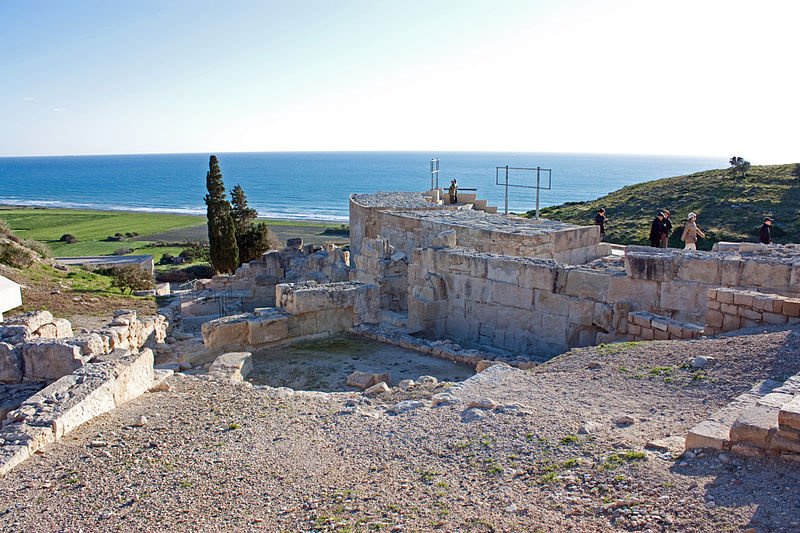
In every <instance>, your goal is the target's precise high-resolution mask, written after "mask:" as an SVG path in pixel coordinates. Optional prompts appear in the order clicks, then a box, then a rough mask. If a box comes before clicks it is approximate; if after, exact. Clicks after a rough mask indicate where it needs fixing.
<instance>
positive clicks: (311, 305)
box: [201, 281, 378, 352]
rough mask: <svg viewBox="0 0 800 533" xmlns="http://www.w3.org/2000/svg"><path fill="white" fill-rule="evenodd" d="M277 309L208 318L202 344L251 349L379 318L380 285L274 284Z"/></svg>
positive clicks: (211, 347)
mask: <svg viewBox="0 0 800 533" xmlns="http://www.w3.org/2000/svg"><path fill="white" fill-rule="evenodd" d="M276 300H277V302H278V305H279V307H278V308H263V309H256V310H255V311H254V312H253V313H243V314H239V315H232V316H227V317H223V318H219V319H216V320H210V321H208V322H205V323H204V324H203V325H202V328H201V331H202V334H203V343H204V344H205V346H206V348H208V349H209V350H210V351H212V352H229V351H232V350H242V351H252V350H257V349H259V348H264V347H266V346H269V345H271V344H274V343H278V342H281V341H285V340H287V339H293V338H298V337H307V336H311V335H318V334H334V333H339V332H343V331H348V330H350V329H352V328H353V327H354V326H358V325H360V324H367V323H376V322H378V288H377V287H376V286H374V285H367V284H364V283H359V282H341V283H326V284H318V283H316V282H313V281H308V282H303V283H285V284H279V285H278V286H277V287H276Z"/></svg>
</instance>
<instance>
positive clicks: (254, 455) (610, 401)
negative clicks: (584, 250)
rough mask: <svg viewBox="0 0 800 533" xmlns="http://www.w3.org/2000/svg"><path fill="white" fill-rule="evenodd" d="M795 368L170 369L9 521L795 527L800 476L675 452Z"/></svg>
mask: <svg viewBox="0 0 800 533" xmlns="http://www.w3.org/2000/svg"><path fill="white" fill-rule="evenodd" d="M698 355H703V356H706V357H713V358H714V360H715V361H714V362H713V363H712V364H710V365H709V366H708V367H706V368H705V369H697V368H693V367H692V366H691V365H689V364H687V363H689V362H690V361H692V359H693V358H695V357H696V356H698ZM798 371H800V331H791V330H787V331H771V332H767V333H757V334H750V335H746V336H737V337H723V338H718V339H703V340H697V341H664V342H650V343H627V344H620V345H609V346H601V347H597V348H587V349H580V350H573V351H572V352H570V353H568V354H565V355H563V356H560V357H557V358H555V359H554V360H552V361H551V362H549V363H547V364H543V365H541V366H539V367H537V368H536V369H533V370H530V371H522V370H517V369H512V368H509V367H504V366H495V367H491V368H489V369H488V370H486V371H484V372H482V373H481V374H479V375H478V376H477V377H475V378H472V379H470V380H468V381H467V382H464V383H463V384H460V385H455V386H454V385H452V384H441V383H439V384H429V385H424V386H418V387H416V388H413V389H410V390H408V391H400V390H397V389H395V390H393V392H391V393H384V394H383V395H381V396H378V397H374V398H366V397H364V396H363V395H360V394H355V393H335V394H322V393H292V392H291V391H288V390H285V389H268V388H259V387H251V386H247V385H238V386H234V385H230V384H225V383H222V382H216V381H211V380H208V379H206V378H204V377H196V376H175V377H173V378H171V384H172V386H173V389H172V390H171V391H169V392H159V393H149V394H146V395H144V396H142V397H140V398H139V399H137V400H134V401H132V402H130V403H129V404H127V405H126V406H125V407H123V408H122V409H118V410H117V411H115V412H113V413H109V414H107V415H104V416H102V417H100V418H97V419H95V420H94V421H92V422H90V423H88V424H86V425H84V426H83V427H81V428H79V429H78V430H76V431H74V432H73V433H71V434H69V435H68V436H67V437H65V438H64V439H63V440H62V441H61V442H59V443H58V444H56V445H54V446H51V447H49V448H48V449H47V450H46V452H45V453H44V454H41V455H38V456H36V457H34V458H33V459H31V460H29V461H28V462H27V463H24V464H23V465H21V466H19V467H18V468H17V469H16V470H14V471H12V472H11V473H10V474H9V475H8V476H7V477H5V478H3V479H0V516H2V520H0V528H2V529H3V530H8V531H12V530H13V531H110V530H120V531H131V530H142V531H167V530H169V531H186V530H201V531H231V530H266V531H362V530H364V531H366V530H385V531H430V530H441V531H580V532H584V531H609V530H650V531H746V530H751V531H800V513H798V512H797V510H798V509H800V493H798V491H797V486H799V485H798V484H799V483H800V463H796V462H791V461H788V460H778V459H769V460H764V459H752V458H740V457H736V456H732V455H730V454H727V453H723V454H715V453H707V454H698V455H693V454H687V455H684V456H682V457H679V458H678V457H677V454H673V453H671V452H670V451H668V450H669V447H670V445H671V444H670V443H669V437H671V436H674V437H678V438H677V439H675V440H677V442H678V444H679V443H680V440H681V439H680V438H681V437H682V436H683V435H685V434H686V432H687V430H688V429H689V428H690V427H691V426H692V425H694V424H695V423H697V422H699V421H700V420H702V419H704V418H705V417H706V416H707V415H708V414H709V413H710V412H711V411H713V410H714V409H715V408H717V407H720V406H721V405H723V404H725V403H726V402H727V401H728V400H730V399H731V398H732V397H734V396H735V395H737V394H739V393H741V392H743V391H745V390H747V389H749V388H750V387H751V386H752V385H753V384H754V383H755V382H756V381H758V380H759V379H764V378H766V377H771V378H777V379H785V378H786V377H788V376H789V375H792V374H794V373H797V372H798ZM430 398H434V399H436V400H437V401H439V402H441V401H443V399H447V398H449V399H450V401H449V402H444V404H442V405H440V406H437V407H432V406H431V403H430V401H429V399H430ZM471 405H472V406H473V407H470V406H471ZM655 439H667V443H666V444H665V448H664V449H663V450H662V451H649V450H646V449H645V446H646V445H647V443H648V442H650V441H653V440H655ZM672 445H673V446H674V443H673V444H672Z"/></svg>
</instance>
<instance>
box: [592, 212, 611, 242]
mask: <svg viewBox="0 0 800 533" xmlns="http://www.w3.org/2000/svg"><path fill="white" fill-rule="evenodd" d="M606 222H608V218H606V210H605V208H602V207H601V208H600V209H598V210H597V215H595V217H594V223H595V225H597V226H600V240H601V241H605V240H606Z"/></svg>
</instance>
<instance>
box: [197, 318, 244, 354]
mask: <svg viewBox="0 0 800 533" xmlns="http://www.w3.org/2000/svg"><path fill="white" fill-rule="evenodd" d="M249 320H250V315H249V314H242V315H232V316H226V317H222V318H218V319H216V320H211V321H209V322H204V323H203V325H202V326H201V328H200V331H201V332H202V333H203V343H204V344H205V345H206V347H207V348H209V349H212V350H213V349H220V348H225V347H235V346H245V345H247V339H248V321H249Z"/></svg>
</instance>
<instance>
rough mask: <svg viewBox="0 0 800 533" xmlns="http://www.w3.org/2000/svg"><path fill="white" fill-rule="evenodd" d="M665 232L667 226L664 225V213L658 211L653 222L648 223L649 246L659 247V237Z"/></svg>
mask: <svg viewBox="0 0 800 533" xmlns="http://www.w3.org/2000/svg"><path fill="white" fill-rule="evenodd" d="M665 233H667V228H666V226H664V213H662V212H661V211H659V212H658V214H657V215H656V218H654V219H653V223H652V224H650V246H652V247H653V248H661V239H662V237H663V235H664V234H665Z"/></svg>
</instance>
